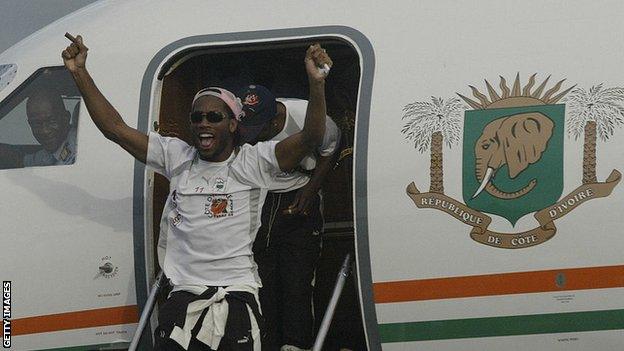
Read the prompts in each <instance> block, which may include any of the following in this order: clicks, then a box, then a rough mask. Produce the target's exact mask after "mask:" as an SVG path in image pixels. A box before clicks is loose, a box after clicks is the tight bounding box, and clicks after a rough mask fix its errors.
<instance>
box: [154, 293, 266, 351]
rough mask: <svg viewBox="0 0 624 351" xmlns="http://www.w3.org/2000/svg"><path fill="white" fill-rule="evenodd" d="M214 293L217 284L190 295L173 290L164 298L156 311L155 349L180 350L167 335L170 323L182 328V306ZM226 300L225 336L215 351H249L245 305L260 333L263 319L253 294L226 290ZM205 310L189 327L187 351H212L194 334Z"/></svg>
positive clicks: (247, 314)
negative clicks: (193, 324)
mask: <svg viewBox="0 0 624 351" xmlns="http://www.w3.org/2000/svg"><path fill="white" fill-rule="evenodd" d="M216 292H217V287H210V288H209V289H208V290H207V291H206V292H205V293H203V294H201V295H194V294H191V293H189V292H186V291H176V292H174V293H172V294H171V296H170V297H169V298H168V299H167V300H166V301H165V303H164V304H163V305H162V306H161V307H160V309H159V310H158V327H157V328H156V330H155V331H154V339H155V345H154V350H156V351H180V350H184V349H183V348H182V346H180V345H179V344H178V343H177V342H175V341H174V340H172V339H170V338H169V335H171V331H172V330H173V327H174V326H176V325H177V326H179V327H183V326H184V320H185V318H186V308H187V306H188V305H189V303H191V302H193V301H195V300H198V299H208V298H210V297H211V296H212V295H214V294H215V293H216ZM225 299H226V301H227V302H228V309H229V310H228V317H227V322H226V326H225V335H224V336H223V338H222V339H221V343H220V344H219V348H218V350H219V351H222V350H223V351H225V350H235V351H253V344H254V340H253V338H252V335H251V320H250V316H249V312H248V310H247V305H249V306H250V307H251V310H252V311H253V313H254V315H255V317H256V320H257V321H258V327H259V328H260V332H261V333H262V332H263V324H264V323H263V320H262V316H261V315H260V309H259V307H258V304H257V303H256V299H255V298H254V296H253V294H251V293H248V292H239V291H234V292H229V293H228V294H227V295H226V297H225ZM207 312H208V311H207V310H206V311H204V312H203V314H202V315H201V317H200V318H199V323H197V325H196V326H195V328H193V331H192V332H191V335H192V336H193V338H192V339H191V342H190V344H189V347H188V350H189V351H199V350H201V351H216V350H212V349H211V348H210V347H208V346H207V345H205V344H204V343H202V342H200V341H198V340H197V339H196V338H195V336H196V335H197V333H198V332H199V329H200V328H201V321H203V319H204V316H205V315H206V313H207Z"/></svg>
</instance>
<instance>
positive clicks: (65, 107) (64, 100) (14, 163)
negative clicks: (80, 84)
mask: <svg viewBox="0 0 624 351" xmlns="http://www.w3.org/2000/svg"><path fill="white" fill-rule="evenodd" d="M79 110H80V93H79V92H78V89H77V88H76V85H75V84H74V81H73V79H72V77H71V75H70V73H69V72H68V71H67V70H66V69H65V68H64V67H48V68H43V69H40V70H38V71H37V72H35V73H34V74H33V75H32V76H31V77H30V78H29V79H28V80H27V81H26V82H24V83H23V84H22V85H21V86H20V87H19V88H17V89H16V91H15V92H13V93H12V94H10V95H9V96H8V97H7V98H6V99H5V100H4V101H2V102H1V103H0V169H8V168H23V167H35V166H59V165H71V164H73V163H74V162H75V161H76V154H77V143H76V140H77V130H78V115H79V112H80V111H79Z"/></svg>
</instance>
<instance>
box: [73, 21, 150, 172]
mask: <svg viewBox="0 0 624 351" xmlns="http://www.w3.org/2000/svg"><path fill="white" fill-rule="evenodd" d="M65 36H66V37H67V38H68V39H69V40H71V41H72V44H71V45H69V46H68V47H67V48H66V49H65V50H64V51H63V53H62V56H63V62H64V63H65V67H67V69H68V70H69V71H70V72H71V74H72V77H73V78H74V81H75V82H76V85H77V86H78V89H79V90H80V93H81V94H82V98H83V100H84V102H85V105H86V106H87V110H88V111H89V115H90V116H91V119H92V120H93V122H94V123H95V125H96V126H97V127H98V129H99V130H100V131H101V132H102V134H104V136H105V137H106V138H107V139H109V140H112V141H114V142H115V143H117V144H119V145H120V146H121V147H122V148H124V150H126V151H128V152H129V153H130V154H131V155H132V156H134V157H135V158H136V159H137V160H139V161H141V162H143V163H145V161H146V158H147V145H148V140H149V139H148V136H147V135H146V134H144V133H141V132H139V131H138V130H136V129H134V128H131V127H129V126H128V125H127V124H126V123H125V122H124V121H123V119H122V118H121V116H120V115H119V112H117V110H116V109H115V108H114V107H113V105H111V103H110V102H109V101H108V100H107V99H106V97H104V95H103V94H102V92H100V90H99V89H98V87H97V86H96V85H95V82H94V81H93V78H91V75H90V74H89V72H88V71H87V68H86V59H87V51H88V50H89V49H88V48H87V47H86V46H85V45H84V44H83V43H82V37H80V36H77V37H76V38H74V37H73V36H71V35H70V34H69V33H67V34H66V35H65Z"/></svg>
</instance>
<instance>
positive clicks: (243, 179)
mask: <svg viewBox="0 0 624 351" xmlns="http://www.w3.org/2000/svg"><path fill="white" fill-rule="evenodd" d="M66 36H67V37H68V38H69V39H70V40H71V41H72V43H71V45H69V46H68V47H67V48H66V49H65V50H64V51H63V53H62V57H63V61H64V63H65V66H66V67H67V69H68V70H69V71H70V72H71V73H72V76H73V77H74V80H75V81H76V84H77V86H78V88H79V89H80V91H81V93H82V96H83V99H84V101H85V105H86V106H87V109H88V110H89V114H90V115H91V118H92V119H93V122H94V123H95V124H96V126H97V127H98V128H99V129H100V131H102V133H103V134H104V136H105V137H106V138H108V139H110V140H112V141H114V142H115V143H117V144H119V145H120V146H121V147H122V148H124V149H125V150H126V151H128V152H129V153H130V154H131V155H132V156H134V157H135V158H136V159H138V160H139V161H141V162H144V163H146V165H147V166H149V167H151V168H153V169H154V170H155V171H156V172H158V173H161V174H162V175H164V176H165V177H167V178H168V179H169V180H170V192H169V198H168V199H167V204H166V205H165V208H166V209H168V211H166V212H165V213H163V216H167V218H168V220H167V222H168V223H169V225H168V228H167V250H166V254H165V259H164V267H163V270H164V272H165V274H166V275H167V277H168V278H169V279H170V281H171V283H172V285H173V291H172V293H171V294H170V296H169V298H168V299H167V301H166V302H165V303H164V304H163V305H162V306H161V308H160V311H159V316H158V317H159V327H158V328H157V329H156V331H155V336H156V349H157V350H180V349H184V350H260V335H261V332H260V328H261V325H260V324H262V318H261V317H260V315H259V308H258V303H257V300H258V287H259V286H260V285H261V283H260V281H259V278H258V275H257V272H256V265H255V263H254V260H253V255H252V244H253V240H254V238H255V235H256V233H257V230H258V227H259V226H260V212H261V209H262V204H263V202H264V199H265V196H266V194H267V192H268V191H270V190H277V189H281V188H284V187H286V186H288V184H284V183H283V182H280V179H279V178H278V177H277V175H278V174H280V173H281V172H283V171H290V170H292V169H294V168H295V167H296V166H297V165H298V164H299V162H300V161H301V160H302V159H303V157H304V156H305V155H307V154H308V153H310V152H311V151H312V150H314V149H315V148H317V147H318V145H319V144H320V143H321V141H322V138H323V134H324V133H325V114H326V112H325V110H326V108H325V76H326V73H324V72H322V71H321V70H319V69H318V67H321V66H323V65H325V64H327V65H328V66H331V59H330V58H329V57H328V56H327V54H326V53H325V52H324V51H323V49H321V47H320V46H319V45H312V46H310V47H309V48H308V50H307V52H306V56H305V67H306V71H307V74H308V79H309V82H310V98H309V101H310V102H309V105H308V108H307V113H306V119H305V125H304V127H303V129H302V131H301V132H300V133H297V134H294V135H292V136H290V137H288V138H286V139H284V140H282V141H280V142H264V143H258V144H256V145H254V146H251V145H243V146H241V147H236V145H235V142H234V139H235V138H234V137H235V133H236V130H237V123H238V119H239V118H240V117H241V115H242V106H241V103H240V101H239V100H238V99H237V98H236V97H235V96H234V95H233V94H232V93H230V92H229V91H227V90H225V89H221V88H216V87H211V88H206V89H202V90H200V91H199V92H198V93H197V94H196V95H195V98H194V99H193V105H192V112H191V114H190V120H189V127H190V130H191V134H192V138H193V145H188V144H187V143H185V142H184V141H182V140H180V139H177V138H167V137H162V136H160V135H158V134H156V133H150V134H149V135H146V134H144V133H141V132H139V131H138V130H136V129H134V128H131V127H129V126H128V125H126V124H125V123H124V121H123V119H122V118H121V116H120V115H119V113H118V112H117V111H116V110H115V108H114V107H113V106H112V105H111V104H110V103H109V102H108V100H106V98H105V97H104V95H102V93H101V92H100V91H99V90H98V88H97V87H96V85H95V83H94V82H93V80H92V79H91V77H90V75H89V73H88V71H87V69H86V66H85V63H86V58H87V50H88V49H87V47H86V46H85V45H84V43H83V41H82V38H81V37H80V36H77V37H76V38H74V37H72V36H71V35H69V34H67V35H66Z"/></svg>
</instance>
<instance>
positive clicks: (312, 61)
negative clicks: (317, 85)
mask: <svg viewBox="0 0 624 351" xmlns="http://www.w3.org/2000/svg"><path fill="white" fill-rule="evenodd" d="M325 65H327V67H329V68H331V66H332V65H333V62H332V60H331V58H329V55H327V52H326V51H325V49H323V48H321V45H319V44H313V45H310V47H309V48H308V50H307V51H306V57H305V66H306V72H307V73H308V79H310V81H311V82H323V81H325V77H327V74H328V71H327V70H324V69H323V68H324V66H325Z"/></svg>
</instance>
